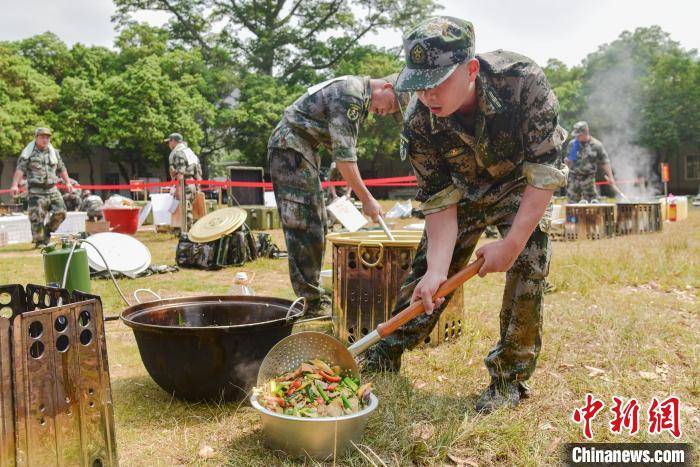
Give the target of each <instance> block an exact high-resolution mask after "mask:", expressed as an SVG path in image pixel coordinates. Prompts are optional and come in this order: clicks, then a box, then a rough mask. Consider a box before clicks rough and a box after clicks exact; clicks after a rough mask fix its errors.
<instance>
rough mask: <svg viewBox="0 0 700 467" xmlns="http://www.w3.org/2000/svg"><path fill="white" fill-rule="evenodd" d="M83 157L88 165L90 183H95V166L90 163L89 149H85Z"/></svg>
mask: <svg viewBox="0 0 700 467" xmlns="http://www.w3.org/2000/svg"><path fill="white" fill-rule="evenodd" d="M85 158H86V159H87V161H88V167H90V185H94V184H95V166H94V165H93V163H92V156H91V155H90V152H89V151H85Z"/></svg>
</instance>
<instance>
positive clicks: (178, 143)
mask: <svg viewBox="0 0 700 467" xmlns="http://www.w3.org/2000/svg"><path fill="white" fill-rule="evenodd" d="M164 142H167V143H168V147H170V156H169V157H168V164H169V166H170V177H171V178H172V179H173V180H181V179H183V178H184V179H185V181H187V180H201V179H202V166H201V165H200V164H199V158H198V157H197V156H196V155H195V154H194V152H192V149H190V148H189V147H187V143H186V142H185V141H183V139H182V135H181V134H180V133H172V134H171V135H170V136H168V137H167V138H166V139H165V140H164ZM197 190H198V187H197V185H194V184H186V185H185V202H186V203H187V230H189V229H190V227H192V223H193V222H194V216H193V215H192V202H193V201H194V197H195V195H196V193H197ZM176 193H177V191H176ZM177 196H179V194H178V195H177Z"/></svg>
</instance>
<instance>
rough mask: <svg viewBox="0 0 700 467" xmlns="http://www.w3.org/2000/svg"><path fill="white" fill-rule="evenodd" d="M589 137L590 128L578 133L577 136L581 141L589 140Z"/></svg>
mask: <svg viewBox="0 0 700 467" xmlns="http://www.w3.org/2000/svg"><path fill="white" fill-rule="evenodd" d="M589 137H590V136H589V135H588V130H586V131H584V132H583V133H581V134H580V135H578V136H577V137H576V139H578V140H579V142H580V143H585V142H586V141H588V138H589Z"/></svg>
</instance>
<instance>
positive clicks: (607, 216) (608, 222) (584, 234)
mask: <svg viewBox="0 0 700 467" xmlns="http://www.w3.org/2000/svg"><path fill="white" fill-rule="evenodd" d="M613 235H615V205H614V204H608V203H606V204H603V203H600V204H567V205H566V222H565V223H564V238H565V240H600V239H603V238H610V237H612V236H613Z"/></svg>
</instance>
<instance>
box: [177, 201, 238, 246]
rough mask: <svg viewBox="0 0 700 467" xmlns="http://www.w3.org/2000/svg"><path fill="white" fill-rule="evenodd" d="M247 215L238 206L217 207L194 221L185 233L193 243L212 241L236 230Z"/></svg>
mask: <svg viewBox="0 0 700 467" xmlns="http://www.w3.org/2000/svg"><path fill="white" fill-rule="evenodd" d="M247 217H248V213H246V212H245V211H244V210H243V209H240V208H226V209H217V210H216V211H214V212H212V213H210V214H207V215H206V216H204V217H202V218H201V219H199V220H198V221H197V222H195V224H194V225H193V226H192V228H191V229H190V231H189V233H188V234H187V235H188V237H189V239H190V240H191V241H193V242H195V243H207V242H213V241H214V240H218V239H220V238H221V237H223V236H224V235H228V234H230V233H231V232H234V231H236V229H238V228H239V227H240V226H242V225H243V223H244V222H245V220H246V218H247Z"/></svg>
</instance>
